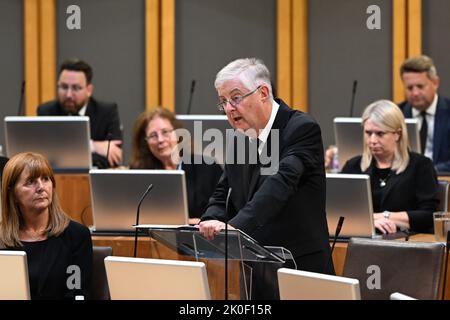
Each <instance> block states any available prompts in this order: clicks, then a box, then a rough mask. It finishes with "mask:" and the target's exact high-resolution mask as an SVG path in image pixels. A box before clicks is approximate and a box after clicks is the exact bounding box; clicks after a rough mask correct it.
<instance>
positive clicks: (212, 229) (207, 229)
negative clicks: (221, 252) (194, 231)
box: [199, 220, 234, 240]
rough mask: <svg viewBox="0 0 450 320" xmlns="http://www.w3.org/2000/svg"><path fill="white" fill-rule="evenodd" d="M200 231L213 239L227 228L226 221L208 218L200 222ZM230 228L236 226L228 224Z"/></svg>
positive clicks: (207, 237)
mask: <svg viewBox="0 0 450 320" xmlns="http://www.w3.org/2000/svg"><path fill="white" fill-rule="evenodd" d="M199 229H200V233H201V234H202V235H203V236H204V237H205V238H206V239H208V240H213V239H214V237H215V236H216V235H217V234H218V233H219V232H220V231H221V230H223V229H225V223H223V222H222V221H219V220H207V221H202V222H200V224H199ZM228 229H229V230H234V228H233V227H232V226H230V225H228Z"/></svg>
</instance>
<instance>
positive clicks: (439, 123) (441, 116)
mask: <svg viewBox="0 0 450 320" xmlns="http://www.w3.org/2000/svg"><path fill="white" fill-rule="evenodd" d="M444 104H445V101H444V100H443V99H442V98H441V97H440V96H439V97H438V102H437V106H436V114H435V115H434V134H433V161H434V162H435V163H436V162H437V159H438V155H439V149H440V148H441V142H442V138H443V133H444V132H446V131H445V126H446V125H447V121H448V120H449V119H448V118H447V117H446V112H444V110H445V108H444ZM445 138H446V139H447V138H448V137H445Z"/></svg>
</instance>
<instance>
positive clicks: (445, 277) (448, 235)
mask: <svg viewBox="0 0 450 320" xmlns="http://www.w3.org/2000/svg"><path fill="white" fill-rule="evenodd" d="M449 247H450V231H447V243H446V246H445V257H444V283H443V284H442V299H441V300H445V287H446V284H447V269H448V251H449Z"/></svg>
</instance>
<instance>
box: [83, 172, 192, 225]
mask: <svg viewBox="0 0 450 320" xmlns="http://www.w3.org/2000/svg"><path fill="white" fill-rule="evenodd" d="M89 176H90V182H91V197H92V212H93V216H94V227H93V228H92V231H93V232H94V233H102V232H105V233H117V232H118V233H130V232H134V228H133V225H135V224H136V213H137V207H138V204H139V201H140V200H141V198H142V196H143V195H144V192H145V191H146V190H147V188H148V187H149V185H150V184H153V188H152V189H151V190H150V192H149V193H148V194H147V195H146V197H145V199H144V200H143V201H142V204H141V207H140V217H139V224H141V225H154V226H162V227H165V226H171V227H173V226H180V225H186V224H187V223H188V202H187V193H186V181H185V175H184V171H183V170H115V169H106V170H98V169H92V170H90V171H89Z"/></svg>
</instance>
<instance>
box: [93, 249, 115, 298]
mask: <svg viewBox="0 0 450 320" xmlns="http://www.w3.org/2000/svg"><path fill="white" fill-rule="evenodd" d="M92 256H93V262H92V290H91V299H93V300H109V299H110V295H109V287H108V279H107V277H106V269H105V258H106V257H108V256H112V248H111V247H102V246H94V247H93V255H92Z"/></svg>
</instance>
